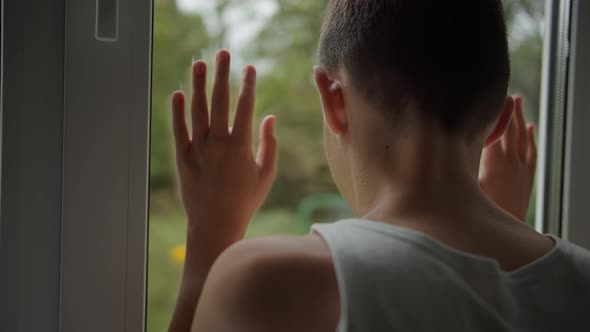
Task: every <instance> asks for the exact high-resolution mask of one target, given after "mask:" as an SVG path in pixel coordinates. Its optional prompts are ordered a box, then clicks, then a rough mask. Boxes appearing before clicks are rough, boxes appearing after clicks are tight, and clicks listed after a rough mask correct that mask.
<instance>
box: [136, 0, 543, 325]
mask: <svg viewBox="0 0 590 332" xmlns="http://www.w3.org/2000/svg"><path fill="white" fill-rule="evenodd" d="M194 1H199V0H194ZM256 1H257V0H217V2H216V5H217V6H216V10H215V12H214V13H213V14H212V15H214V16H215V17H212V18H208V19H215V20H216V21H217V22H218V23H219V24H220V26H219V29H218V30H216V31H215V34H214V35H213V34H211V32H210V31H208V30H207V27H206V26H205V24H204V20H203V18H202V17H200V16H199V15H189V14H187V13H184V12H181V11H179V10H178V8H177V6H176V2H175V1H174V0H155V8H154V9H155V10H154V13H155V15H154V43H153V45H154V47H153V75H152V77H153V86H152V141H151V188H150V189H151V211H150V213H151V214H150V234H149V237H150V240H149V241H150V242H149V264H148V267H149V272H148V315H147V325H148V331H149V332H152V331H154V332H155V331H163V330H165V329H166V326H167V324H168V323H169V320H170V316H171V312H172V310H173V308H174V303H175V298H176V292H177V290H178V282H179V278H180V273H181V266H179V265H178V264H175V263H174V262H172V261H171V259H170V250H171V249H172V248H173V247H175V246H177V245H182V244H183V243H184V217H183V216H182V213H181V212H180V210H179V209H180V203H178V199H177V197H176V196H175V195H176V192H177V190H176V188H175V186H176V183H175V178H176V175H175V169H174V153H173V151H174V150H173V143H172V132H171V128H170V127H171V125H170V106H169V99H170V95H171V93H172V92H173V91H174V90H177V89H183V90H184V91H185V92H189V91H190V80H189V73H190V71H189V69H190V64H191V61H192V60H193V58H195V59H198V58H203V57H205V58H207V57H208V56H209V55H211V54H213V51H214V49H216V48H217V46H218V45H224V44H225V43H224V40H225V36H226V33H227V31H228V26H227V25H224V24H221V23H222V22H223V20H222V19H221V18H222V17H223V14H224V12H225V11H226V10H227V9H228V8H229V7H232V8H235V7H238V8H240V10H245V11H251V10H252V8H253V6H254V5H255V4H256ZM275 2H276V4H277V11H276V13H275V14H274V15H273V16H272V17H271V18H270V19H269V20H268V21H267V22H266V24H265V25H264V27H263V28H262V30H261V31H260V33H259V34H258V36H257V37H256V38H255V42H252V43H250V46H249V47H247V48H246V49H243V50H239V51H236V50H232V51H233V56H234V58H239V59H240V60H242V61H241V62H251V63H255V64H259V63H262V64H264V65H263V66H259V68H260V70H259V78H258V90H257V106H256V120H257V121H258V122H259V121H260V120H261V118H262V116H263V115H265V114H275V115H276V116H277V136H278V140H279V164H278V174H277V181H276V182H275V185H274V187H273V189H272V192H271V195H270V196H269V199H268V200H267V202H266V204H265V207H264V210H263V211H260V212H259V213H258V214H257V215H256V216H255V218H254V220H253V222H252V226H251V227H250V228H249V229H248V236H250V237H252V236H262V235H271V234H304V233H306V232H307V231H308V229H309V223H310V222H313V221H318V220H328V219H334V218H337V217H340V216H341V214H342V213H345V214H346V213H348V214H349V213H350V211H349V210H347V209H346V208H345V204H343V203H344V202H343V200H342V198H340V197H339V195H338V194H337V189H336V187H335V185H334V184H333V181H332V178H331V175H330V170H329V167H328V164H327V162H326V159H325V157H324V152H323V137H322V133H323V121H322V119H323V117H322V113H321V105H320V101H319V97H318V94H317V92H316V89H315V87H314V84H313V79H312V68H313V66H314V65H315V64H316V63H317V56H316V52H317V44H318V39H319V31H320V28H321V23H322V18H323V11H324V8H325V5H326V3H327V0H297V1H295V0H275ZM543 3H544V2H543V1H538V0H505V1H504V4H505V10H506V17H507V20H508V26H509V31H510V42H511V53H512V69H513V75H512V81H511V87H510V91H511V93H519V94H521V95H523V96H524V98H525V101H526V110H525V111H526V112H527V115H528V116H529V117H530V118H531V119H533V120H535V122H536V121H537V118H538V108H539V87H540V73H541V70H540V69H541V54H542V38H543V35H542V25H543V23H542V22H543ZM206 60H210V59H206ZM209 86H210V84H209ZM233 86H234V88H237V85H236V84H234V85H233ZM318 193H319V194H318ZM533 216H534V208H531V210H530V211H529V216H528V221H529V223H530V222H532V220H533ZM310 219H311V220H310Z"/></svg>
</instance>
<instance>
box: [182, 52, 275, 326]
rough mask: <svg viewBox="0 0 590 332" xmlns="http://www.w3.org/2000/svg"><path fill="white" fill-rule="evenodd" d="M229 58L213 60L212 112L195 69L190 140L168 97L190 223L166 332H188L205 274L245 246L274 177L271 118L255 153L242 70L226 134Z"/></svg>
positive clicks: (199, 66)
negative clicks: (235, 247)
mask: <svg viewBox="0 0 590 332" xmlns="http://www.w3.org/2000/svg"><path fill="white" fill-rule="evenodd" d="M230 61H231V60H230V54H229V52H227V51H225V50H222V51H220V52H219V53H218V54H217V64H216V71H215V83H214V87H213V93H212V100H211V107H210V111H209V105H208V102H207V95H206V77H207V66H206V64H205V63H204V62H202V61H198V62H196V63H195V64H194V65H193V68H192V77H193V89H192V101H191V105H190V109H191V119H192V128H193V130H192V135H189V130H188V127H187V124H186V121H185V97H184V94H183V93H182V92H176V93H174V95H173V97H172V109H173V127H174V136H175V145H176V161H177V166H178V172H179V175H180V186H181V191H182V199H183V204H184V208H185V211H186V214H187V217H188V231H187V252H186V263H185V267H184V274H183V281H182V286H181V291H180V295H179V299H178V304H177V309H176V310H175V315H174V319H173V321H172V324H171V326H170V330H179V331H186V330H188V329H189V328H190V324H191V321H192V315H193V313H194V309H195V307H196V303H197V301H198V299H199V294H200V292H201V289H202V287H203V283H204V281H205V278H206V277H207V273H208V272H209V269H210V268H211V266H212V265H213V263H214V262H215V260H216V259H217V257H218V256H219V255H220V254H221V253H222V252H223V251H224V250H225V249H226V248H227V247H229V246H231V245H232V244H234V243H236V242H238V241H240V240H242V239H243V237H244V234H245V231H246V227H247V225H248V222H249V220H250V218H251V217H252V215H253V214H254V213H255V212H256V210H257V209H258V208H259V207H260V206H261V205H262V203H263V202H264V200H265V198H266V196H267V194H268V192H269V190H270V188H271V185H272V183H273V180H274V177H275V160H276V151H277V142H276V138H275V135H274V124H275V118H274V117H273V116H267V117H266V118H265V119H264V120H263V121H262V125H261V127H260V146H259V149H258V153H257V155H256V157H255V156H254V155H253V151H252V127H253V126H252V122H253V111H254V101H255V89H256V70H255V68H254V67H252V66H247V67H246V68H245V69H244V76H243V81H242V88H241V92H240V97H239V100H238V105H237V110H236V117H235V121H234V126H233V128H229V125H228V123H229V113H230V112H229V109H230V88H229V74H230Z"/></svg>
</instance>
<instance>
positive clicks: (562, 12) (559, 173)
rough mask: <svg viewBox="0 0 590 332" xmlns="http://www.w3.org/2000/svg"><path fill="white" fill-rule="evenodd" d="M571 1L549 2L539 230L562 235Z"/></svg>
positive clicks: (546, 7)
mask: <svg viewBox="0 0 590 332" xmlns="http://www.w3.org/2000/svg"><path fill="white" fill-rule="evenodd" d="M570 11H571V0H546V2H545V22H546V23H545V40H544V42H545V44H544V54H543V74H542V82H541V110H540V117H539V120H540V121H539V122H540V123H539V147H540V149H539V158H538V165H539V167H538V174H537V200H536V204H537V206H536V219H535V228H536V229H537V230H538V231H539V232H543V233H551V234H555V235H558V236H559V235H561V225H562V220H561V213H562V196H563V191H562V179H563V155H564V141H565V114H566V106H567V103H566V102H567V100H566V96H567V88H568V86H567V84H568V81H567V77H568V58H569V51H570V50H569V33H570V32H569V27H570Z"/></svg>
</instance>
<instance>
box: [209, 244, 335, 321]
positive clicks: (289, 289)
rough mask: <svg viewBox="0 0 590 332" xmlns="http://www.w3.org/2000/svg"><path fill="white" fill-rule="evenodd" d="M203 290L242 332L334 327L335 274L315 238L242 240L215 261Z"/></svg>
mask: <svg viewBox="0 0 590 332" xmlns="http://www.w3.org/2000/svg"><path fill="white" fill-rule="evenodd" d="M205 287H206V288H209V289H206V290H205V291H209V292H212V293H216V295H215V296H216V297H218V299H220V301H221V302H223V304H222V305H221V304H220V306H221V307H223V310H224V311H225V312H226V314H227V317H234V321H235V322H236V324H239V325H240V329H242V328H244V327H245V326H250V327H251V328H252V329H253V330H256V331H266V330H269V331H271V330H272V331H278V330H280V331H291V330H293V331H302V330H305V331H316V330H317V331H325V330H335V328H336V325H337V323H338V318H339V298H338V285H337V282H336V274H335V272H334V267H333V263H332V258H331V256H330V252H329V250H328V248H327V247H326V246H325V244H324V243H323V241H322V240H321V238H320V237H319V236H317V235H313V234H310V235H306V236H290V237H264V238H257V239H250V240H244V241H240V242H238V243H236V244H234V245H233V246H231V247H230V248H228V249H227V250H226V251H225V252H224V253H223V254H222V255H221V256H220V257H219V259H218V260H217V262H216V263H215V265H214V267H213V269H212V270H211V275H210V278H208V283H207V284H206V286H205ZM221 302H220V303H221ZM236 317H238V319H237V320H236V319H235V318H236ZM238 321H240V322H239V323H238ZM246 330H247V329H246Z"/></svg>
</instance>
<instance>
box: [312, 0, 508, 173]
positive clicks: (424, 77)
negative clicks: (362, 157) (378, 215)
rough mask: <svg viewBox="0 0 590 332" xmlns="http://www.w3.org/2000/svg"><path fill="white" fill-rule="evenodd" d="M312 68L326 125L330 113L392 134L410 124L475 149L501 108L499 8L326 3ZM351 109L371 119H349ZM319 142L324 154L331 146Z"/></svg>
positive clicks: (504, 45)
mask: <svg viewBox="0 0 590 332" xmlns="http://www.w3.org/2000/svg"><path fill="white" fill-rule="evenodd" d="M319 60H320V66H321V69H319V70H316V81H317V83H318V87H319V90H320V93H321V95H322V102H323V105H324V111H325V112H326V111H328V114H326V117H327V118H328V119H327V120H330V119H329V118H330V117H331V115H330V114H329V113H330V111H331V110H333V109H336V112H335V113H336V115H335V117H334V118H335V119H336V120H338V119H341V120H342V121H341V122H342V124H343V125H344V126H349V125H350V126H351V127H352V126H355V125H357V124H356V123H355V121H360V122H362V121H364V119H361V118H363V117H365V116H371V117H374V116H376V115H375V114H377V113H378V114H379V115H378V116H379V120H378V121H380V122H382V123H383V125H388V126H389V128H390V132H391V133H396V132H402V131H403V130H404V129H409V130H410V131H411V132H413V128H408V127H411V125H410V124H409V123H416V121H419V122H420V121H421V122H423V123H428V125H429V126H431V127H432V128H435V129H436V131H438V132H440V133H443V134H444V135H448V136H449V137H451V136H452V137H462V138H465V139H466V140H467V141H473V140H474V139H476V138H479V137H480V136H482V135H485V136H487V135H488V134H490V133H491V132H492V131H491V130H490V129H491V128H493V126H492V125H493V124H495V123H496V121H497V120H498V118H499V115H500V114H501V113H502V109H503V106H504V108H506V105H505V101H506V100H507V99H506V92H507V87H508V81H509V79H510V60H509V50H508V42H507V37H506V24H505V21H504V14H503V8H502V3H501V0H454V1H441V0H330V1H329V4H328V7H327V10H326V16H325V19H324V26H323V29H322V34H321V38H320V45H319ZM322 74H323V75H324V76H323V77H322ZM355 99H356V100H362V102H363V104H364V105H366V106H367V107H365V109H366V108H370V109H372V110H373V109H374V110H376V112H371V111H366V110H363V111H364V113H365V115H359V114H356V115H355V114H350V113H353V112H349V111H347V110H348V109H351V108H355V109H356V108H358V107H356V106H357V104H355V101H354V100H355ZM351 104H355V105H351ZM340 106H342V107H341V108H342V109H344V111H342V113H340V115H338V108H339V107H340ZM359 112H360V111H359ZM332 113H334V112H332ZM368 113H375V114H368ZM342 117H347V118H346V119H342ZM501 118H505V117H504V116H502V117H501ZM507 118H508V119H509V118H510V117H509V116H508V117H507ZM359 119H360V120H359ZM417 119H418V120H417ZM412 121H413V122H412ZM328 122H330V121H328ZM336 122H338V121H336ZM505 122H506V121H505ZM333 125H334V121H331V127H333ZM357 126H358V125H357ZM332 129H333V128H332ZM496 129H499V130H500V131H502V130H503V129H505V126H504V127H502V128H496ZM336 131H338V129H336ZM377 131H378V130H377V129H375V132H377ZM496 131H498V130H494V132H496ZM332 132H333V130H332ZM336 136H338V135H336ZM496 136H497V135H496ZM327 140H329V141H332V142H331V143H330V142H327V145H328V147H327V148H328V149H331V150H334V146H335V145H337V144H339V143H338V142H336V140H337V137H331V138H327ZM330 146H331V147H330ZM328 153H329V154H330V151H328ZM331 164H333V162H331ZM333 171H334V170H333ZM346 173H350V172H346ZM336 175H337V174H335V176H336ZM337 182H338V181H337Z"/></svg>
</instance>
